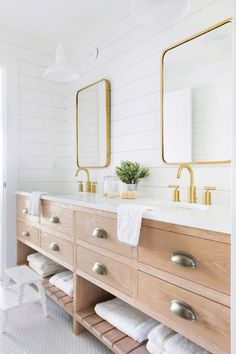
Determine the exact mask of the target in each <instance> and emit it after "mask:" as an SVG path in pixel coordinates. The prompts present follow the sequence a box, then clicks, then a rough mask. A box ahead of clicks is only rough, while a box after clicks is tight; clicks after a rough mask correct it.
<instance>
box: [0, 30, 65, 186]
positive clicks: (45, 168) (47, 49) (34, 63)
mask: <svg viewBox="0 0 236 354" xmlns="http://www.w3.org/2000/svg"><path fill="white" fill-rule="evenodd" d="M54 51H55V46H54V45H50V44H48V43H47V42H46V41H42V40H40V39H38V38H32V37H30V36H29V35H26V34H20V33H17V32H16V31H12V30H10V29H8V28H6V27H2V28H0V61H1V53H4V54H8V55H9V56H11V57H13V58H16V59H17V66H18V67H17V72H18V74H17V81H18V82H17V86H18V102H16V104H17V106H18V117H17V118H18V122H17V124H18V142H17V144H18V189H20V190H37V189H40V190H46V191H59V190H62V189H63V188H64V183H63V182H64V165H65V162H64V161H63V159H64V158H65V144H64V142H65V124H66V123H65V104H64V89H65V87H64V85H62V84H58V83H54V82H50V81H47V80H44V79H43V77H42V75H43V72H44V71H45V69H46V67H47V66H49V65H50V64H52V62H53V60H54ZM12 144H14V142H12Z"/></svg>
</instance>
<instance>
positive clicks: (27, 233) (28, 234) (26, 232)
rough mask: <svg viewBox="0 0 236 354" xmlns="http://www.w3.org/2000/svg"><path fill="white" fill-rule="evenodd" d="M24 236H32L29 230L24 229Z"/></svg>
mask: <svg viewBox="0 0 236 354" xmlns="http://www.w3.org/2000/svg"><path fill="white" fill-rule="evenodd" d="M22 236H23V237H29V236H30V233H29V231H23V232H22Z"/></svg>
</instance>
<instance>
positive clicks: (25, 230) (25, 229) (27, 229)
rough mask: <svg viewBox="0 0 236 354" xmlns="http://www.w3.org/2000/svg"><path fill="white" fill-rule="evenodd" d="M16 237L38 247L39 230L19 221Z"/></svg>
mask: <svg viewBox="0 0 236 354" xmlns="http://www.w3.org/2000/svg"><path fill="white" fill-rule="evenodd" d="M17 237H18V238H21V239H25V240H26V241H30V242H32V243H33V244H35V245H39V229H38V228H37V227H34V226H31V225H28V224H25V223H24V222H21V221H18V222H17Z"/></svg>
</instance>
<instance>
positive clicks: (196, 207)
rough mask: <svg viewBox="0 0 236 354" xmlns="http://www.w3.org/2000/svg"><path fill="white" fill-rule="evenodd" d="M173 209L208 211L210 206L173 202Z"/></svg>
mask: <svg viewBox="0 0 236 354" xmlns="http://www.w3.org/2000/svg"><path fill="white" fill-rule="evenodd" d="M171 207H173V208H183V209H194V210H208V209H209V205H204V204H192V203H186V202H172V204H171Z"/></svg>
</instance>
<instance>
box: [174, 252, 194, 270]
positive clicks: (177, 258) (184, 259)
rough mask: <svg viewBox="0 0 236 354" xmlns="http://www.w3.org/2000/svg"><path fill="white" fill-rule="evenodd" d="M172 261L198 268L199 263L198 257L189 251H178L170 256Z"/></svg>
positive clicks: (187, 266) (182, 265) (183, 265)
mask: <svg viewBox="0 0 236 354" xmlns="http://www.w3.org/2000/svg"><path fill="white" fill-rule="evenodd" d="M170 260H171V262H172V263H174V264H176V265H178V266H181V267H186V268H197V267H198V263H197V261H196V259H195V258H194V257H193V256H192V255H191V254H189V253H186V252H181V251H176V252H173V253H172V255H171V256H170Z"/></svg>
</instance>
